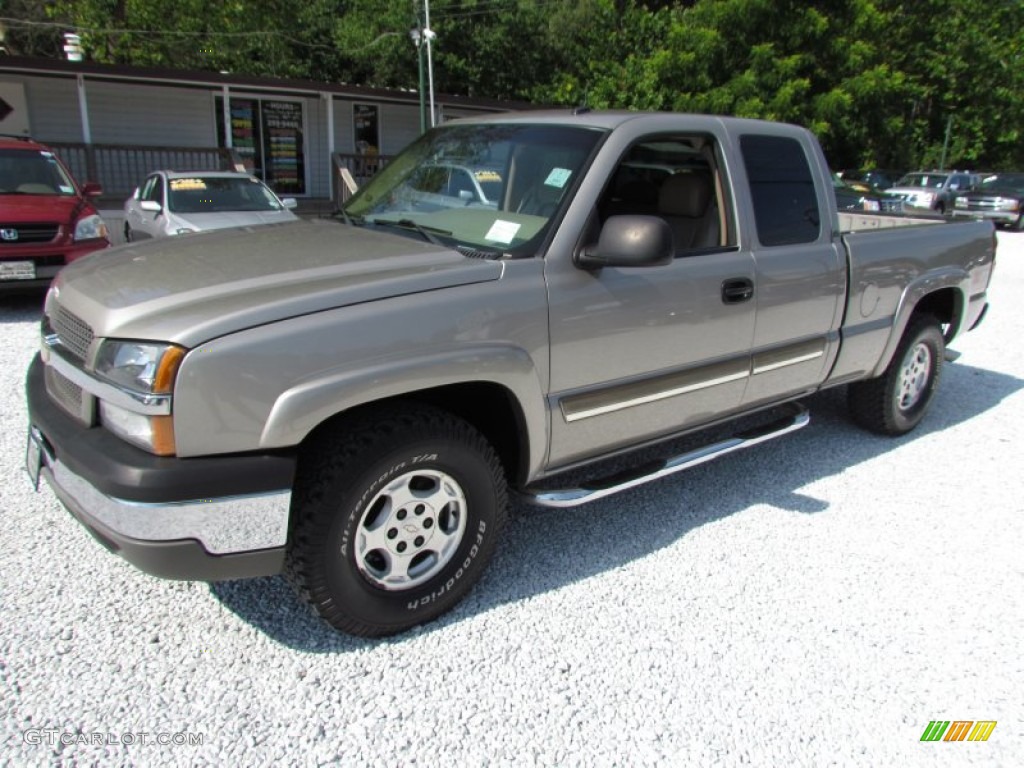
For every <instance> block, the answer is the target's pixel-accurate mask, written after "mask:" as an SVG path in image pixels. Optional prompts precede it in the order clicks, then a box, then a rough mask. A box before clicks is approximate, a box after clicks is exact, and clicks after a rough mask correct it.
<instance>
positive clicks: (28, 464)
mask: <svg viewBox="0 0 1024 768" xmlns="http://www.w3.org/2000/svg"><path fill="white" fill-rule="evenodd" d="M43 450H44V449H43V437H42V435H40V434H39V433H38V432H36V431H35V430H34V429H31V428H30V429H29V431H28V445H27V446H26V448H25V469H27V470H28V476H29V479H30V480H31V481H32V487H33V488H35V489H36V491H38V490H39V473H40V472H41V471H42V469H43Z"/></svg>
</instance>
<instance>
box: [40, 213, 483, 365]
mask: <svg viewBox="0 0 1024 768" xmlns="http://www.w3.org/2000/svg"><path fill="white" fill-rule="evenodd" d="M502 269H503V268H502V265H501V263H500V262H493V261H483V260H480V259H473V258H467V257H466V256H463V255H462V254H460V253H459V252H457V251H455V250H451V249H448V248H445V247H442V246H437V245H432V244H429V243H426V242H424V243H420V242H417V241H416V240H414V239H410V238H407V237H403V236H401V235H395V234H391V233H387V232H377V231H371V230H368V229H360V228H356V227H352V226H347V225H344V224H342V223H340V222H338V221H332V220H312V221H305V220H299V221H295V222H290V223H287V224H276V225H274V224H272V225H264V226H260V227H251V228H247V229H232V230H224V231H219V232H210V233H203V234H195V235H179V236H176V237H171V238H166V239H161V240H149V241H145V242H143V243H138V244H136V243H132V244H129V245H125V246H121V247H118V248H113V249H110V250H106V251H103V252H101V253H97V254H93V255H91V256H88V257H86V258H84V259H79V260H78V261H77V262H75V263H74V264H71V265H69V266H68V267H66V268H64V269H63V270H61V272H60V273H59V274H58V276H57V278H56V280H55V281H54V284H53V288H52V290H51V292H50V294H49V296H48V297H47V312H48V314H52V312H53V311H54V310H55V307H54V304H55V303H57V304H59V305H60V307H61V308H63V309H64V310H66V311H68V312H71V313H72V314H73V315H75V316H76V317H77V318H78V320H80V321H81V322H84V323H85V324H86V325H88V326H89V328H90V329H91V331H92V333H93V335H94V336H97V337H106V338H129V339H148V340H154V341H171V342H175V343H177V344H181V345H182V346H185V347H193V346H196V345H197V344H200V343H203V342H205V341H208V340H210V339H213V338H216V337H218V336H223V335H225V334H228V333H233V332H235V331H239V330H242V329H244V328H252V327H254V326H258V325H263V324H266V323H272V322H275V321H278V320H283V319H285V318H288V317H295V316H297V315H302V314H309V313H312V312H319V311H323V310H327V309H333V308H336V307H343V306H347V305H351V304H358V303H362V302H367V301H377V300H380V299H385V298H390V297H395V296H402V295H407V294H411V293H420V292H423V291H432V290H437V289H441V288H447V287H452V286H458V285H469V284H472V283H480V282H485V281H490V280H497V279H498V278H499V277H500V276H501V273H502Z"/></svg>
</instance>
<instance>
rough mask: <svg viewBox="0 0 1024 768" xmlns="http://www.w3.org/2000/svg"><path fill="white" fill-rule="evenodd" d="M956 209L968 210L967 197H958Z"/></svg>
mask: <svg viewBox="0 0 1024 768" xmlns="http://www.w3.org/2000/svg"><path fill="white" fill-rule="evenodd" d="M956 207H957V208H966V207H967V198H966V197H958V198H957V199H956Z"/></svg>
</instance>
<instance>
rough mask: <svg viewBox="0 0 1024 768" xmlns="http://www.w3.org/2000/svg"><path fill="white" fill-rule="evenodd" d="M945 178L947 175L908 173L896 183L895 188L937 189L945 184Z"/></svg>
mask: <svg viewBox="0 0 1024 768" xmlns="http://www.w3.org/2000/svg"><path fill="white" fill-rule="evenodd" d="M947 178H949V174H946V173H908V174H907V175H906V176H904V177H903V178H902V179H900V180H899V181H898V182H897V183H896V186H897V187H924V188H927V189H939V188H940V187H942V185H943V184H945V183H946V179H947Z"/></svg>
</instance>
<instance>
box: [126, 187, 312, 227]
mask: <svg viewBox="0 0 1024 768" xmlns="http://www.w3.org/2000/svg"><path fill="white" fill-rule="evenodd" d="M295 206H296V201H295V198H291V197H286V198H284V199H281V198H279V197H278V196H277V195H275V194H274V192H273V191H272V190H271V189H270V188H269V187H268V186H267V185H266V184H264V183H263V182H262V181H260V180H259V179H257V178H256V177H255V176H250V175H249V174H247V173H240V172H237V171H198V172H196V171H192V172H187V171H154V172H153V173H151V174H150V175H149V176H147V177H146V180H145V181H144V182H143V183H142V184H141V185H140V186H139V187H138V188H136V190H135V192H134V193H133V194H132V196H131V197H130V198H128V200H126V201H125V204H124V220H125V221H124V237H125V240H126V241H127V242H131V241H133V240H143V239H147V238H152V237H168V236H170V235H181V234H185V233H188V232H206V231H209V230H213V229H224V228H225V227H244V226H256V225H261V224H275V223H280V222H285V221H295V220H296V219H297V218H298V217H297V216H296V215H295V214H294V213H292V211H291V210H290V209H292V208H295Z"/></svg>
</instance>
